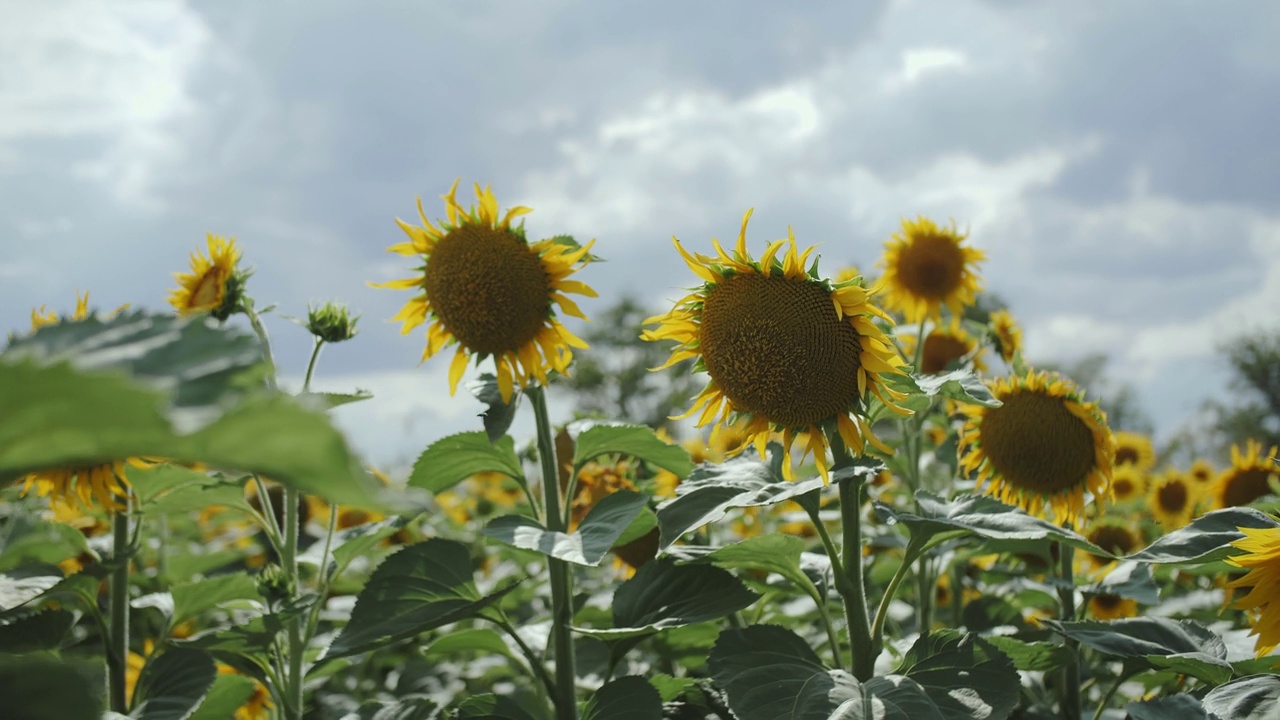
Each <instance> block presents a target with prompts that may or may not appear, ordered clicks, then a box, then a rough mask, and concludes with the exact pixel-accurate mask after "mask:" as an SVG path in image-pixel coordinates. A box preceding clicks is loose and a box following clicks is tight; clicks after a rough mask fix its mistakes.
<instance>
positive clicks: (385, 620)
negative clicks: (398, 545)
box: [324, 538, 515, 660]
mask: <svg viewBox="0 0 1280 720" xmlns="http://www.w3.org/2000/svg"><path fill="white" fill-rule="evenodd" d="M514 587H515V585H512V586H510V587H507V588H505V589H503V590H499V591H498V592H496V593H493V594H491V595H481V594H480V591H479V590H477V589H476V584H475V580H474V579H473V578H472V575H471V555H470V551H469V550H468V548H467V546H466V545H464V544H462V543H459V542H454V541H452V540H441V539H438V538H433V539H430V540H425V541H423V542H420V543H415V544H413V545H408V546H406V547H404V548H402V549H400V550H399V551H398V552H396V553H395V554H393V555H391V556H390V557H388V558H387V559H386V560H384V561H383V562H382V564H381V565H379V566H378V569H377V570H374V571H373V575H372V576H370V578H369V581H368V583H367V584H366V585H365V588H364V590H363V591H362V592H361V593H360V595H359V596H358V597H357V598H356V604H355V607H354V608H353V609H352V611H351V620H350V621H349V622H348V623H347V625H346V627H344V628H343V629H342V632H341V633H340V634H339V635H338V637H337V639H335V640H334V641H333V644H331V645H330V646H329V649H328V650H327V651H325V654H324V659H325V660H331V659H334V658H339V657H344V656H347V655H354V654H356V653H360V652H365V651H366V650H373V649H376V648H379V647H383V646H385V645H387V644H390V643H393V642H397V641H399V640H405V639H407V638H411V637H414V636H415V635H418V634H420V633H423V632H426V631H427V630H432V629H434V628H438V627H441V626H443V625H448V624H449V623H452V622H456V621H458V620H462V619H463V618H468V617H474V616H475V615H476V614H477V613H478V612H479V611H480V610H483V609H484V608H486V607H488V606H489V605H490V604H492V603H493V602H495V601H497V600H498V599H499V598H501V597H502V596H503V595H505V594H506V593H508V592H510V591H511V589H512V588H514Z"/></svg>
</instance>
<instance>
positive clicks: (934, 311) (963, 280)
mask: <svg viewBox="0 0 1280 720" xmlns="http://www.w3.org/2000/svg"><path fill="white" fill-rule="evenodd" d="M966 237H967V236H966V235H965V234H964V233H961V232H959V231H958V230H956V228H955V226H954V224H953V225H952V226H950V227H941V226H939V225H937V224H936V223H934V222H933V221H932V220H930V219H928V218H925V217H920V218H917V219H916V220H904V221H903V222H902V229H901V230H900V231H898V232H897V233H894V235H893V239H892V240H890V241H889V242H887V243H885V253H884V256H883V257H882V258H881V260H880V266H881V267H883V268H884V276H883V277H882V278H881V281H882V282H883V283H884V284H885V285H886V286H887V288H888V293H887V295H886V296H885V300H884V303H885V308H886V309H889V310H899V311H901V312H902V314H903V316H904V317H906V319H907V322H919V321H920V320H923V319H924V318H926V317H928V318H933V320H934V321H935V322H937V321H939V320H940V319H941V317H942V307H943V306H944V305H945V306H946V307H947V308H949V309H950V310H951V314H952V315H953V316H955V317H959V316H960V314H961V313H962V312H963V311H964V308H965V306H967V305H972V304H973V302H974V297H975V295H976V294H977V292H978V291H979V290H981V289H982V281H981V279H980V278H979V277H978V274H977V271H976V265H977V264H978V263H979V262H980V261H982V260H984V259H986V256H985V255H983V253H982V251H981V250H977V249H975V248H971V247H965V246H964V241H965V238H966Z"/></svg>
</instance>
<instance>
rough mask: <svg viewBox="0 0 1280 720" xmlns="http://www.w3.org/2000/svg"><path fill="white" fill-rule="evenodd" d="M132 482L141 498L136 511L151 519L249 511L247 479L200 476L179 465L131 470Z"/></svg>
mask: <svg viewBox="0 0 1280 720" xmlns="http://www.w3.org/2000/svg"><path fill="white" fill-rule="evenodd" d="M129 480H130V482H132V483H133V487H134V492H135V493H136V496H137V504H136V505H135V506H134V509H135V510H136V511H138V512H141V513H143V514H149V515H183V514H188V513H196V512H199V511H200V510H203V509H205V508H209V507H214V506H218V505H221V506H226V507H230V508H238V509H240V510H246V511H247V510H248V509H249V508H250V505H249V504H248V502H247V501H246V500H245V497H244V483H245V480H244V478H243V477H236V478H230V477H227V476H225V475H221V474H215V475H209V474H208V473H203V472H196V471H195V470H191V469H189V468H185V467H182V466H179V465H169V464H164V465H157V466H155V467H151V468H147V469H144V470H138V469H132V468H131V469H130V470H129Z"/></svg>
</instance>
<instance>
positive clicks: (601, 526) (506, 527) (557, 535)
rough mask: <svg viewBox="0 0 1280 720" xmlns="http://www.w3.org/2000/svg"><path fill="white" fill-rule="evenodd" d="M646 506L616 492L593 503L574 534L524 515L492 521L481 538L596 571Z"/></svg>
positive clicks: (644, 499) (642, 500)
mask: <svg viewBox="0 0 1280 720" xmlns="http://www.w3.org/2000/svg"><path fill="white" fill-rule="evenodd" d="M648 502H649V498H648V497H647V496H645V495H642V494H640V493H637V492H631V491H630V490H619V491H618V492H615V493H612V494H610V495H606V496H605V497H604V498H602V499H601V500H600V502H598V503H596V505H595V507H592V508H591V510H590V511H589V512H588V513H587V516H586V517H585V518H583V520H582V523H581V524H580V525H579V526H578V529H577V531H575V532H573V533H562V532H553V531H551V530H547V529H546V528H544V527H542V525H541V524H540V523H539V522H538V521H537V520H534V519H533V518H530V517H526V516H524V515H503V516H502V517H498V518H494V519H493V520H491V521H490V522H489V524H488V525H486V526H485V529H484V534H485V536H486V537H491V538H493V539H495V540H499V541H501V542H504V543H506V544H508V545H513V546H515V547H518V548H522V549H525V550H536V551H538V552H540V553H543V554H544V555H548V556H550V557H553V558H558V559H560V560H564V561H566V562H571V563H574V564H576V565H586V566H587V567H595V566H597V565H599V564H600V561H601V560H603V559H604V556H605V555H606V554H607V553H608V552H609V549H610V548H612V547H613V546H614V545H615V544H616V543H617V541H618V538H619V537H621V536H622V533H623V532H625V531H626V529H627V528H628V527H630V525H631V522H632V521H633V520H635V519H636V517H637V516H638V515H639V514H640V511H641V510H643V509H644V508H645V505H646V504H647V503H648Z"/></svg>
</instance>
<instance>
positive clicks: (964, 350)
mask: <svg viewBox="0 0 1280 720" xmlns="http://www.w3.org/2000/svg"><path fill="white" fill-rule="evenodd" d="M902 340H903V342H902V351H903V353H905V354H906V355H908V356H911V355H913V354H914V353H915V350H916V337H915V336H913V335H907V336H906V337H904V338H903V339H902ZM977 348H978V341H977V339H976V338H974V337H973V336H972V335H970V334H969V333H967V332H965V330H964V328H962V327H960V325H959V324H958V323H952V324H951V325H950V326H949V327H938V328H934V329H933V330H930V331H929V334H928V335H926V336H925V338H924V348H923V349H922V350H921V353H920V368H919V372H920V373H922V374H925V375H934V374H937V373H940V372H945V371H946V369H947V366H949V365H950V364H951V363H953V362H958V361H959V360H961V359H963V358H965V357H967V356H969V355H970V354H971V353H972V352H973V351H974V350H976V349H977ZM973 367H974V369H975V370H977V371H978V372H985V371H986V369H987V365H986V363H984V362H983V361H982V358H980V357H977V356H973Z"/></svg>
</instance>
